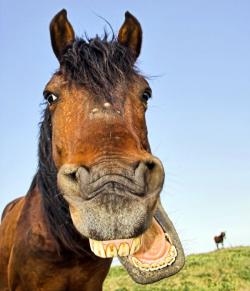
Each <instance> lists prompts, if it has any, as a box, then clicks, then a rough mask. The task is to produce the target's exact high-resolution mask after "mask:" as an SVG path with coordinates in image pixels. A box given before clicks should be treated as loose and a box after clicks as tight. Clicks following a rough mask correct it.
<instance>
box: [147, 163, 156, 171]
mask: <svg viewBox="0 0 250 291" xmlns="http://www.w3.org/2000/svg"><path fill="white" fill-rule="evenodd" d="M145 165H146V166H147V168H148V169H149V170H154V168H155V166H156V164H155V162H154V161H146V162H145Z"/></svg>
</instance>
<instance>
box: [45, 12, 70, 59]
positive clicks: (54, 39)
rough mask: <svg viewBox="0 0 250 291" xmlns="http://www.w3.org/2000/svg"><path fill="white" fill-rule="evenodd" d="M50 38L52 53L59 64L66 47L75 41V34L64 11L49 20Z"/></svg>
mask: <svg viewBox="0 0 250 291" xmlns="http://www.w3.org/2000/svg"><path fill="white" fill-rule="evenodd" d="M50 38H51V44H52V48H53V51H54V53H55V55H56V57H57V59H58V60H59V62H60V60H61V57H62V55H63V53H64V51H65V49H66V47H67V46H68V45H70V44H71V43H72V42H73V41H74V40H75V33H74V30H73V27H72V25H71V24H70V22H69V21H68V19H67V11H66V10H65V9H63V10H61V11H60V12H58V13H57V14H56V15H55V16H54V18H53V19H52V20H51V23H50Z"/></svg>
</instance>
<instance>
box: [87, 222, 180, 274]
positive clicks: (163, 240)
mask: <svg viewBox="0 0 250 291" xmlns="http://www.w3.org/2000/svg"><path fill="white" fill-rule="evenodd" d="M89 241H90V248H91V250H92V251H93V253H94V254H95V255H97V256H99V257H102V258H112V257H116V256H119V257H127V258H128V259H129V260H130V262H131V263H132V264H133V265H134V266H135V267H137V268H139V269H140V270H143V271H155V270H159V269H162V268H164V267H166V266H169V265H171V264H172V263H173V262H174V261H175V258H176V256H177V251H176V248H175V246H174V245H173V244H172V242H171V239H170V237H169V235H168V234H167V233H164V232H163V229H162V228H161V226H160V225H159V223H158V222H157V220H156V219H155V218H153V221H152V224H151V226H150V227H149V229H148V230H147V231H146V232H144V233H143V234H142V235H140V236H138V237H136V238H131V239H120V240H109V241H96V240H92V239H89Z"/></svg>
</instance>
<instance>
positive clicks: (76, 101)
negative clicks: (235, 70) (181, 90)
mask: <svg viewBox="0 0 250 291" xmlns="http://www.w3.org/2000/svg"><path fill="white" fill-rule="evenodd" d="M50 34H51V43H52V48H53V51H54V53H55V55H56V57H57V59H58V61H59V64H60V66H59V69H58V71H57V72H56V73H55V74H54V75H53V76H52V78H51V79H50V81H49V82H48V83H47V85H46V87H45V90H44V98H45V100H46V102H47V106H46V109H45V111H44V117H43V121H42V123H41V128H40V138H39V161H38V171H37V173H36V175H35V176H34V179H33V181H32V183H31V186H30V189H29V190H28V192H27V194H26V196H24V197H20V198H18V199H16V200H14V201H12V202H11V203H9V204H8V205H7V206H6V208H5V210H4V212H3V215H2V222H1V225H0V290H1V291H7V290H8V291H14V290H16V291H17V290H18V291H36V290H43V291H64V290H65V291H66V290H72V291H78V290H79V291H80V290H85V291H88V290H91V291H98V290H102V284H103V281H104V279H105V277H106V275H107V273H108V270H109V268H110V264H111V261H112V258H113V257H115V256H118V258H119V259H120V261H121V263H122V264H123V266H124V267H125V268H126V270H127V271H128V273H129V274H130V276H131V277H132V278H133V279H134V280H135V281H136V282H138V283H141V284H147V283H152V282H155V281H157V280H160V279H162V278H166V277H168V276H171V275H173V274H175V273H176V272H178V271H179V270H180V269H181V268H182V266H183V264H184V254H183V250H182V246H181V243H180V241H179V238H178V235H177V233H176V231H175V229H174V226H173V225H172V223H171V221H170V219H169V218H168V216H167V214H166V213H165V211H164V209H163V208H162V206H161V203H160V196H159V195H160V192H161V190H162V186H163V182H164V169H163V166H162V164H161V162H160V160H159V159H157V158H156V157H155V156H153V155H152V153H151V150H150V146H149V142H148V138H147V127H146V122H145V111H146V108H147V102H148V99H149V98H150V96H151V89H150V86H149V84H148V82H147V81H146V80H145V78H144V77H143V76H142V75H141V74H140V72H139V71H138V69H136V67H135V62H136V59H137V57H138V56H139V54H140V50H141V43H142V29H141V26H140V24H139V22H138V21H137V19H136V18H135V17H134V16H133V15H131V14H130V13H129V12H126V14H125V21H124V23H123V25H122V26H121V28H120V31H119V34H118V37H117V38H116V37H114V36H113V38H112V39H111V40H109V39H108V37H107V35H106V34H105V35H104V37H103V38H100V37H98V36H96V37H95V38H92V39H82V38H76V37H75V33H74V30H73V28H72V26H71V24H70V23H69V21H68V19H67V14H66V11H65V10H62V11H60V12H59V13H58V14H57V15H56V16H55V17H54V18H53V20H52V21H51V24H50Z"/></svg>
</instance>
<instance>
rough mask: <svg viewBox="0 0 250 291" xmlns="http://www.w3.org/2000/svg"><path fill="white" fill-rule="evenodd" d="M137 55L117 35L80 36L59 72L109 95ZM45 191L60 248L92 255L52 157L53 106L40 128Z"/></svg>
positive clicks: (51, 225)
mask: <svg viewBox="0 0 250 291" xmlns="http://www.w3.org/2000/svg"><path fill="white" fill-rule="evenodd" d="M134 62H135V57H134V54H133V52H131V51H130V50H129V49H128V48H126V47H124V46H121V45H120V44H119V43H118V42H117V41H116V40H115V39H114V37H113V38H112V40H111V41H108V40H107V35H106V34H105V36H104V38H103V39H101V38H100V37H98V36H97V37H96V38H94V39H90V40H87V41H85V40H83V39H77V40H76V41H75V42H74V43H73V44H72V45H71V46H69V47H68V48H67V50H66V51H65V54H64V55H63V57H62V59H61V66H60V70H59V72H58V73H59V74H63V75H64V76H65V78H67V80H69V81H72V82H76V83H77V84H79V85H83V86H84V87H85V88H86V89H88V90H89V91H90V92H92V93H94V94H96V95H97V94H98V95H99V94H101V95H102V96H105V98H108V97H109V96H110V93H111V91H112V89H113V88H114V86H115V85H117V82H121V81H122V80H126V79H128V78H130V77H131V76H132V75H133V74H134V73H136V69H135V67H134ZM35 180H36V182H37V184H38V187H39V190H40V191H41V194H42V200H43V208H44V212H45V217H46V219H47V223H48V226H49V228H50V231H51V233H52V235H53V236H54V238H55V239H56V241H57V244H58V246H57V247H58V251H59V252H60V253H62V251H63V252H64V253H65V250H66V251H69V252H70V253H72V252H73V253H74V254H77V255H78V256H79V255H80V256H84V255H86V254H88V255H90V256H92V254H91V252H88V248H87V246H88V245H87V243H88V241H87V240H86V239H84V238H83V237H82V236H81V235H80V233H79V232H77V230H76V229H75V227H74V225H73V222H72V219H71V216H70V212H69V207H68V204H67V202H66V201H65V200H64V198H63V196H62V195H61V194H60V192H59V190H58V188H57V168H56V166H55V164H54V161H53V157H52V124H51V113H50V110H49V108H46V109H45V111H44V119H43V121H42V123H41V127H40V138H39V164H38V172H37V175H36V177H35Z"/></svg>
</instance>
